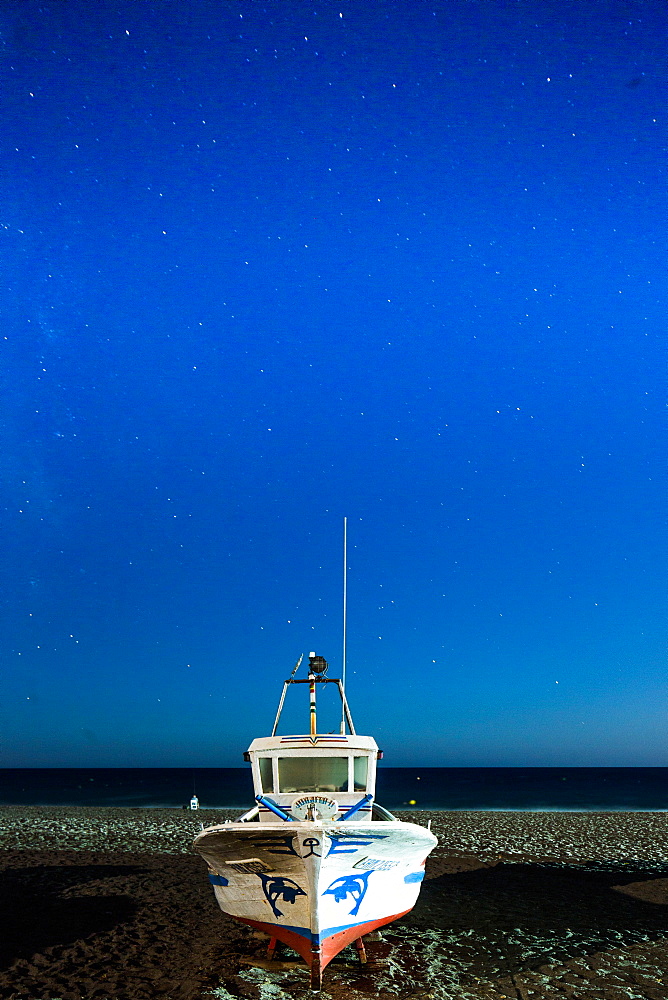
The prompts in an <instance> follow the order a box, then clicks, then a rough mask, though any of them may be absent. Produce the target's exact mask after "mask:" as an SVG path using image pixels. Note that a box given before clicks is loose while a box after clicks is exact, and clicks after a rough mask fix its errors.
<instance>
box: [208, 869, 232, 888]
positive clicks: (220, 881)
mask: <svg viewBox="0 0 668 1000" xmlns="http://www.w3.org/2000/svg"><path fill="white" fill-rule="evenodd" d="M209 882H210V883H211V885H229V884H230V883H229V882H228V881H227V879H226V878H223V876H222V875H215V874H214V873H213V872H209Z"/></svg>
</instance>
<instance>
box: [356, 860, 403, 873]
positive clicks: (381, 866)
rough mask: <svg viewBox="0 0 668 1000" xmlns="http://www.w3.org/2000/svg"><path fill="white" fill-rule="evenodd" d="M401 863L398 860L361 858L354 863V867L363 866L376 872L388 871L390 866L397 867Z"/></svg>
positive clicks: (364, 868)
mask: <svg viewBox="0 0 668 1000" xmlns="http://www.w3.org/2000/svg"><path fill="white" fill-rule="evenodd" d="M398 864H399V862H398V861H383V860H381V859H380V858H360V860H359V861H356V862H355V864H354V865H353V868H362V869H363V870H368V871H376V872H386V871H388V870H389V869H390V868H396V867H397V865H398Z"/></svg>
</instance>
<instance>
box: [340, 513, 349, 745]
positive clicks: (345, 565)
mask: <svg viewBox="0 0 668 1000" xmlns="http://www.w3.org/2000/svg"><path fill="white" fill-rule="evenodd" d="M347 614H348V518H347V517H344V519H343V657H342V661H343V669H342V671H341V682H342V684H343V693H344V695H345V691H346V634H347V628H348V622H347ZM345 731H346V720H345V712H342V714H341V733H345Z"/></svg>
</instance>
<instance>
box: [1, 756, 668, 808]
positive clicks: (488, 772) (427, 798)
mask: <svg viewBox="0 0 668 1000" xmlns="http://www.w3.org/2000/svg"><path fill="white" fill-rule="evenodd" d="M193 793H195V794H196V795H197V798H198V799H199V804H200V807H201V808H207V809H219V808H239V809H247V808H249V807H250V806H251V805H252V804H253V801H254V800H253V787H252V782H251V775H250V769H249V768H197V769H192V768H17V769H11V768H8V769H5V770H2V771H0V805H15V806H21V805H23V806H91V807H100V806H117V807H119V806H123V807H135V808H186V807H188V804H189V802H190V798H191V796H192V795H193ZM376 798H377V799H378V801H379V802H380V803H381V804H382V805H384V806H385V807H386V808H387V809H390V810H393V811H396V810H401V809H410V810H415V809H455V810H456V809H465V810H512V811H515V810H518V811H527V810H528V811H560V810H568V811H570V810H582V811H592V812H597V811H644V810H651V811H654V810H666V809H668V768H666V767H526V768H522V767H424V768H420V767H381V768H379V769H378V775H377V784H376Z"/></svg>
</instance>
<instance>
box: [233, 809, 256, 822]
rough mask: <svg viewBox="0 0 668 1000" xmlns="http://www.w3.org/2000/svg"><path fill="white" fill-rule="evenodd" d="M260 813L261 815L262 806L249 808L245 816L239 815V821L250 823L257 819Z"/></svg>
mask: <svg viewBox="0 0 668 1000" xmlns="http://www.w3.org/2000/svg"><path fill="white" fill-rule="evenodd" d="M259 815H260V807H259V806H253V808H252V809H249V810H248V812H245V813H244V814H243V816H240V817H239V819H238V820H237V823H249V822H250V821H251V820H253V819H255V818H256V817H257V816H259Z"/></svg>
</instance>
